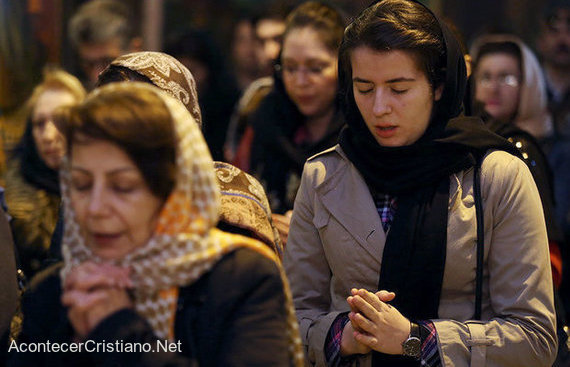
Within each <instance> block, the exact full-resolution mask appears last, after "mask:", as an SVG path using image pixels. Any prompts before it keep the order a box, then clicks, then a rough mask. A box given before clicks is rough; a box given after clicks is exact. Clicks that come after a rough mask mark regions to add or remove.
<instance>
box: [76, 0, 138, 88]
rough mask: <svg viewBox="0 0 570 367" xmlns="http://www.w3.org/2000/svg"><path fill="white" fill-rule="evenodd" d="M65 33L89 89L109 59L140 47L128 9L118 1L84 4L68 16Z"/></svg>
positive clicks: (93, 1) (102, 0)
mask: <svg viewBox="0 0 570 367" xmlns="http://www.w3.org/2000/svg"><path fill="white" fill-rule="evenodd" d="M68 33H69V38H70V40H71V44H72V46H73V47H74V48H75V49H76V51H77V54H78V56H79V63H80V66H81V69H82V71H83V73H84V76H85V78H86V80H85V85H86V86H87V87H88V88H89V89H91V88H93V87H94V86H95V84H96V82H97V76H98V75H99V73H100V72H101V71H102V70H103V69H105V67H107V65H109V63H110V62H111V61H112V60H114V59H115V58H117V57H119V56H121V55H123V54H125V53H128V52H134V51H140V50H141V48H142V38H141V37H140V36H139V35H138V31H137V29H136V27H135V24H134V21H133V19H132V14H131V10H130V9H129V8H128V6H127V5H126V4H125V3H123V2H121V1H118V0H91V1H88V2H85V3H84V4H83V5H81V7H79V9H78V10H77V11H76V12H75V13H74V14H73V16H72V17H71V19H70V21H69V24H68Z"/></svg>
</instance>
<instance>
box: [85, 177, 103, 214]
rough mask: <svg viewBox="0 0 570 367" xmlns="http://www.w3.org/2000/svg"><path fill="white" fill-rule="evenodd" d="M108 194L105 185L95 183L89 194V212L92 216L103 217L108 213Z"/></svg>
mask: <svg viewBox="0 0 570 367" xmlns="http://www.w3.org/2000/svg"><path fill="white" fill-rule="evenodd" d="M107 211H108V206H107V194H106V192H105V189H104V187H102V185H100V184H98V183H96V182H95V183H94V184H93V187H92V189H91V192H90V196H89V203H88V206H87V214H88V215H89V216H91V217H92V218H97V217H102V216H105V215H106V214H107Z"/></svg>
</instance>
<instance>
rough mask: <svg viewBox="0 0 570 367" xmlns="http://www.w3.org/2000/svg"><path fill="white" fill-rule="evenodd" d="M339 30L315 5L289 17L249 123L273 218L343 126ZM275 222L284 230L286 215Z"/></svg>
mask: <svg viewBox="0 0 570 367" xmlns="http://www.w3.org/2000/svg"><path fill="white" fill-rule="evenodd" d="M343 30H344V20H343V18H342V16H341V14H340V13H339V12H338V11H336V10H335V9H334V8H332V7H330V6H328V5H324V4H322V3H318V2H306V3H303V4H302V5H300V6H298V7H297V8H296V9H294V10H293V11H292V12H291V13H290V15H289V16H288V18H287V22H286V30H285V33H284V36H283V48H282V53H281V57H280V64H279V65H278V67H277V69H278V70H277V72H276V75H275V81H274V87H273V89H272V91H271V92H270V93H269V94H268V95H267V97H265V99H264V100H263V101H262V102H261V104H260V107H259V109H258V110H257V111H256V112H254V114H253V115H252V120H251V121H250V122H251V124H252V126H253V131H254V138H253V142H252V146H251V159H250V163H251V164H250V169H251V171H252V172H253V173H255V174H256V175H257V176H258V178H260V181H261V182H262V183H263V184H264V185H265V187H266V190H267V194H268V197H269V202H270V204H271V207H272V210H273V212H274V213H279V214H283V213H285V212H287V211H288V210H291V209H292V208H293V201H294V199H295V195H296V193H297V188H298V187H299V181H300V177H301V172H302V170H303V164H304V162H305V160H306V159H307V158H309V157H310V156H312V155H313V154H315V153H317V152H319V151H321V150H323V149H326V148H328V147H331V146H333V145H334V144H336V142H337V138H338V134H339V132H340V129H341V127H342V125H343V124H344V120H343V118H342V116H341V114H340V113H339V111H338V108H337V107H338V106H337V103H336V95H337V80H338V77H337V60H338V58H337V52H338V47H339V46H340V42H341V40H342V34H343ZM280 219H283V220H280ZM276 223H277V224H278V225H281V224H284V225H285V227H288V220H287V219H286V218H285V217H284V216H280V217H277V221H276ZM286 231H287V229H285V232H286Z"/></svg>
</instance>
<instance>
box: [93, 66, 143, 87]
mask: <svg viewBox="0 0 570 367" xmlns="http://www.w3.org/2000/svg"><path fill="white" fill-rule="evenodd" d="M128 81H130V82H143V83H148V84H153V85H154V83H153V82H152V81H151V80H150V79H149V78H147V77H146V76H145V75H142V74H140V73H137V72H136V71H133V70H131V69H129V68H127V67H124V66H119V65H113V64H111V65H109V66H107V68H105V70H103V71H102V72H101V74H99V76H98V77H97V87H101V86H103V85H106V84H109V83H115V82H128Z"/></svg>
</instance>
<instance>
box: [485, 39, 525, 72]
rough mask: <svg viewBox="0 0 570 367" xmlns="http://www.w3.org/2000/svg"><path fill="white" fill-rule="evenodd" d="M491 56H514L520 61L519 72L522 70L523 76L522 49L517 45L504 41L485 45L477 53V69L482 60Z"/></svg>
mask: <svg viewBox="0 0 570 367" xmlns="http://www.w3.org/2000/svg"><path fill="white" fill-rule="evenodd" d="M489 54H507V55H510V56H513V57H514V58H515V59H517V61H518V66H519V70H521V76H522V54H521V49H520V48H519V46H518V45H517V44H516V43H514V42H511V41H503V42H488V43H485V44H483V45H482V46H481V48H479V52H477V59H476V60H475V62H474V65H475V69H476V68H477V66H478V64H479V62H480V61H481V58H482V57H483V56H485V55H489Z"/></svg>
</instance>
